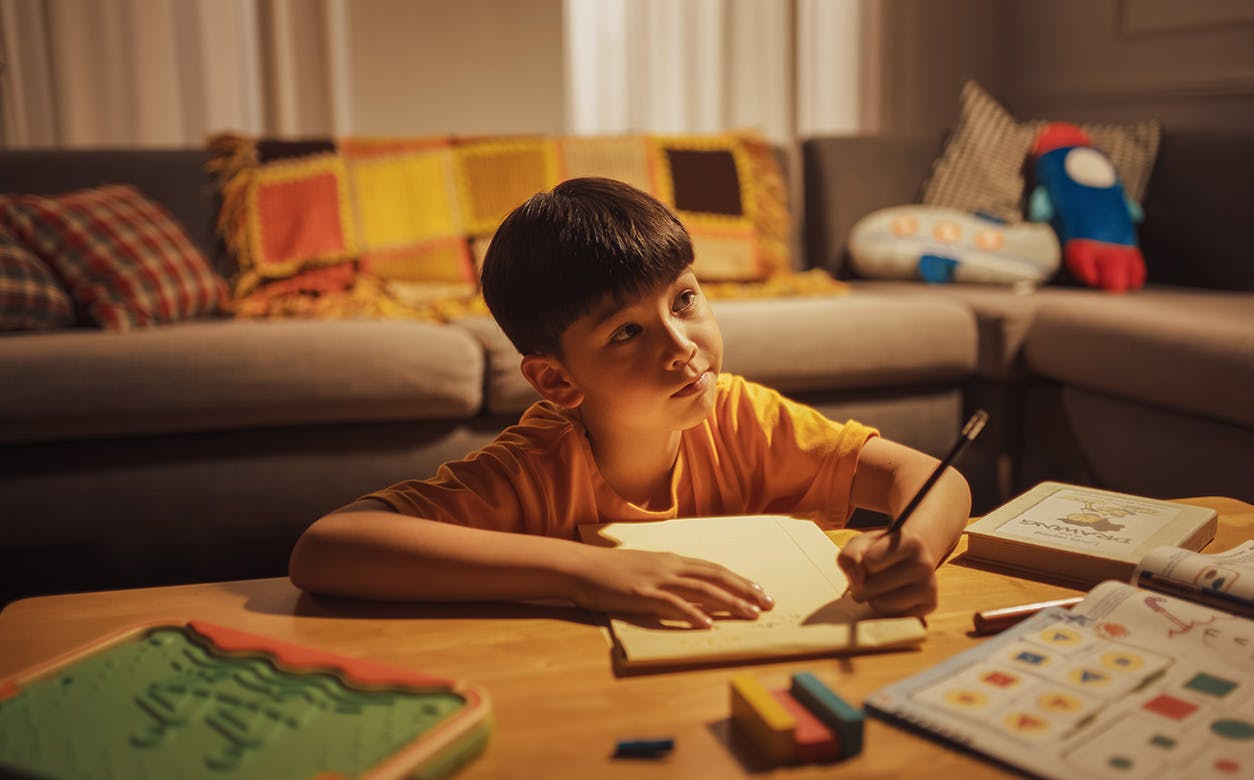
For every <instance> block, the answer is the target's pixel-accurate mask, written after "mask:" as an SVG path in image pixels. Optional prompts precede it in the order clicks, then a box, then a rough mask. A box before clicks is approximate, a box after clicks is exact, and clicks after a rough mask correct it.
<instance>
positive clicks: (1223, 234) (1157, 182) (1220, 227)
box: [802, 128, 1254, 290]
mask: <svg viewBox="0 0 1254 780" xmlns="http://www.w3.org/2000/svg"><path fill="white" fill-rule="evenodd" d="M940 150H941V139H940V137H938V136H935V137H934V136H892V135H882V136H823V137H815V138H808V139H805V140H804V141H803V142H802V160H803V175H804V177H805V227H804V236H805V251H804V254H805V259H806V263H807V264H808V265H810V266H813V267H821V268H827V269H828V270H829V271H832V272H833V273H835V274H836V275H837V276H840V277H842V278H843V277H848V276H849V275H850V274H849V271H848V268H847V266H846V255H845V243H846V240H847V238H848V235H849V230H850V228H851V227H852V226H853V224H854V223H855V222H857V221H858V220H859V219H861V218H862V217H864V216H866V215H867V214H869V213H871V212H873V211H876V210H878V209H881V208H885V207H888V206H899V205H903V204H907V203H917V202H919V197H920V194H921V191H922V185H923V183H924V181H925V180H926V179H927V177H928V175H929V174H930V172H931V164H932V160H934V159H935V158H936V157H937V156H938V155H939V153H940ZM1251 202H1254V131H1251V130H1197V129H1179V130H1175V129H1171V128H1166V129H1164V131H1163V135H1162V143H1161V145H1160V147H1159V151H1158V158H1157V160H1156V161H1155V163H1154V171H1153V174H1152V175H1151V177H1150V182H1149V187H1148V189H1147V190H1146V196H1145V202H1144V203H1143V204H1142V205H1143V206H1144V209H1145V222H1144V223H1143V224H1142V225H1141V226H1140V230H1139V237H1140V244H1141V248H1142V250H1143V252H1144V254H1145V262H1146V265H1147V270H1148V276H1149V281H1150V283H1151V284H1170V285H1180V286H1186V287H1206V288H1213V289H1222V290H1254V263H1252V262H1250V257H1251V255H1254V234H1252V233H1251V232H1250V230H1249V228H1248V227H1246V223H1247V219H1248V216H1249V210H1250V206H1249V204H1250V203H1251Z"/></svg>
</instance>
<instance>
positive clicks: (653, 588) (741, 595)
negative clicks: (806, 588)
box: [572, 546, 775, 628]
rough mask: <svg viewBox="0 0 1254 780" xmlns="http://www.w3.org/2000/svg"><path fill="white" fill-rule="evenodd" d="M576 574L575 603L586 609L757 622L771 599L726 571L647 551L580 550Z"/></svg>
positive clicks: (704, 624)
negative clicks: (719, 616)
mask: <svg viewBox="0 0 1254 780" xmlns="http://www.w3.org/2000/svg"><path fill="white" fill-rule="evenodd" d="M574 575H575V578H576V586H575V591H574V593H573V594H572V599H573V600H574V602H575V603H576V604H577V605H579V606H581V607H583V608H584V609H591V610H597V611H601V612H630V613H636V614H648V615H653V616H655V617H659V618H663V619H669V620H682V621H685V622H687V623H688V624H690V625H691V626H692V627H693V628H709V627H710V626H712V625H714V620H713V618H711V617H710V614H711V613H716V612H727V613H730V614H731V615H732V616H734V617H739V618H744V619H747V620H755V619H756V618H757V617H758V615H760V614H761V612H762V610H765V609H770V608H772V607H773V606H775V600H774V599H772V598H771V597H770V596H768V595H766V593H765V592H764V591H763V590H762V588H761V587H760V586H759V585H757V584H756V583H753V582H751V581H749V580H747V579H745V578H744V577H741V576H740V575H739V574H736V573H735V572H733V571H731V570H730V569H728V568H727V567H725V566H721V565H719V564H717V563H711V562H710V561H703V560H700V559H698V558H686V557H684V556H682V555H676V554H674V553H664V552H651V551H648V550H622V549H617V548H606V547H591V546H587V547H583V548H582V549H581V550H580V556H579V562H578V563H577V565H576V568H575V571H574Z"/></svg>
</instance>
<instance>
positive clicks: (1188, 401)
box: [1024, 288, 1254, 428]
mask: <svg viewBox="0 0 1254 780" xmlns="http://www.w3.org/2000/svg"><path fill="white" fill-rule="evenodd" d="M1059 292H1063V291H1059ZM1071 292H1072V294H1070V295H1051V296H1049V297H1048V298H1046V299H1044V300H1042V301H1041V303H1040V305H1039V307H1038V309H1037V312H1036V317H1035V320H1034V321H1033V323H1032V327H1031V329H1030V331H1029V332H1028V337H1027V342H1026V344H1025V347H1024V350H1025V356H1026V360H1027V364H1028V367H1029V369H1031V370H1032V371H1033V372H1034V373H1037V374H1040V375H1042V376H1045V377H1048V378H1050V379H1054V380H1057V381H1059V382H1062V383H1065V384H1069V385H1074V386H1076V387H1081V388H1084V389H1087V390H1091V391H1097V392H1102V393H1107V394H1109V395H1113V396H1116V397H1120V398H1126V399H1131V400H1135V401H1141V402H1144V403H1150V404H1156V405H1158V406H1162V407H1164V408H1167V409H1174V410H1177V411H1184V412H1191V413H1194V414H1198V415H1201V416H1205V417H1211V418H1213V419H1217V420H1222V421H1225V422H1232V423H1237V424H1239V425H1244V426H1246V427H1249V428H1254V404H1251V403H1250V388H1251V387H1254V299H1252V298H1251V296H1250V295H1249V294H1242V293H1226V292H1218V291H1210V290H1196V289H1187V288H1177V289H1172V288H1158V289H1154V288H1148V289H1145V290H1142V291H1139V292H1137V293H1133V294H1129V295H1125V296H1115V295H1101V296H1094V295H1091V294H1090V295H1081V294H1079V291H1071Z"/></svg>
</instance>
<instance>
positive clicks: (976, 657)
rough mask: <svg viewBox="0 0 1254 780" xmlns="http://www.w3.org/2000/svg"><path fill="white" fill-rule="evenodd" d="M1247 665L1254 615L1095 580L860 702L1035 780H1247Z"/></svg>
mask: <svg viewBox="0 0 1254 780" xmlns="http://www.w3.org/2000/svg"><path fill="white" fill-rule="evenodd" d="M1247 544H1249V543H1247ZM1242 554H1243V555H1254V545H1252V546H1250V547H1247V549H1246V550H1245V552H1244V553H1242ZM1201 557H1217V556H1201ZM1251 668H1254V620H1249V619H1247V618H1244V617H1241V616H1240V615H1237V614H1233V613H1231V612H1226V611H1222V610H1218V609H1213V608H1210V607H1206V606H1202V605H1200V604H1197V603H1194V602H1192V601H1185V600H1183V599H1178V598H1175V597H1173V596H1168V595H1164V594H1162V593H1156V592H1150V591H1145V590H1142V589H1139V588H1136V587H1134V586H1132V585H1129V584H1126V583H1122V582H1116V581H1106V582H1102V583H1101V584H1099V585H1098V586H1097V587H1095V588H1093V589H1092V590H1091V591H1089V592H1088V594H1087V595H1086V596H1085V598H1084V600H1083V601H1081V602H1080V603H1079V604H1077V605H1075V606H1074V607H1072V608H1071V609H1070V610H1066V609H1063V608H1061V607H1050V608H1049V609H1047V610H1044V611H1042V612H1039V613H1037V614H1036V615H1033V616H1032V617H1031V618H1029V619H1028V620H1026V621H1024V622H1022V623H1020V624H1018V625H1016V626H1014V627H1013V628H1010V629H1007V630H1006V631H1004V632H1002V633H1001V634H999V635H998V636H996V637H994V638H992V639H988V640H986V641H985V642H983V643H982V644H980V645H978V646H976V647H974V648H971V649H970V650H967V651H965V652H962V653H959V654H958V655H955V656H953V657H951V658H949V659H947V660H945V661H944V662H942V663H940V664H938V665H937V666H934V667H932V668H931V669H929V670H927V671H925V672H921V673H919V674H916V675H914V676H912V677H909V678H907V679H905V680H901V681H899V682H897V683H894V684H892V685H889V686H887V687H885V688H883V689H881V690H879V691H876V692H875V693H873V694H871V696H870V697H869V698H867V699H866V701H865V702H864V704H865V706H866V709H867V710H868V711H869V712H870V713H871V714H872V715H874V716H876V717H879V718H881V719H884V720H887V721H889V722H891V723H894V724H896V725H899V726H903V727H905V728H907V729H911V730H917V731H920V732H921V733H923V734H925V735H927V736H932V737H935V738H938V739H941V740H943V741H945V742H947V743H949V744H952V745H954V746H956V747H959V748H963V749H967V750H971V751H974V752H976V753H980V754H983V755H985V756H988V757H990V758H992V759H995V760H997V761H999V762H1001V763H1004V764H1007V765H1009V766H1011V767H1014V768H1016V769H1018V770H1020V771H1023V772H1028V773H1030V774H1032V775H1036V776H1040V777H1045V778H1058V779H1059V780H1074V778H1078V777H1084V778H1141V777H1160V778H1165V777H1188V778H1206V777H1251V776H1254V676H1252V675H1251V674H1250V669H1251Z"/></svg>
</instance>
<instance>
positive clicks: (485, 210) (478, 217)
mask: <svg viewBox="0 0 1254 780" xmlns="http://www.w3.org/2000/svg"><path fill="white" fill-rule="evenodd" d="M455 157H456V168H455V175H456V177H457V189H458V193H459V195H460V197H461V204H462V215H463V219H464V220H465V222H464V224H465V228H466V231H467V232H468V233H470V234H472V235H480V234H484V233H492V232H494V231H495V230H496V228H497V225H499V224H500V222H501V220H502V219H504V218H505V215H506V214H508V213H509V212H510V211H513V210H514V208H516V207H517V206H519V205H521V204H522V202H523V201H525V200H526V199H527V198H529V197H531V196H532V195H534V194H536V193H537V192H540V191H541V190H547V189H549V188H551V187H553V186H554V185H556V184H557V183H558V166H557V143H556V141H554V140H553V139H552V138H545V139H539V140H530V139H524V140H506V139H495V140H494V139H483V140H476V141H471V142H468V143H466V144H465V145H462V146H459V147H458V148H457V150H456V152H455Z"/></svg>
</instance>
